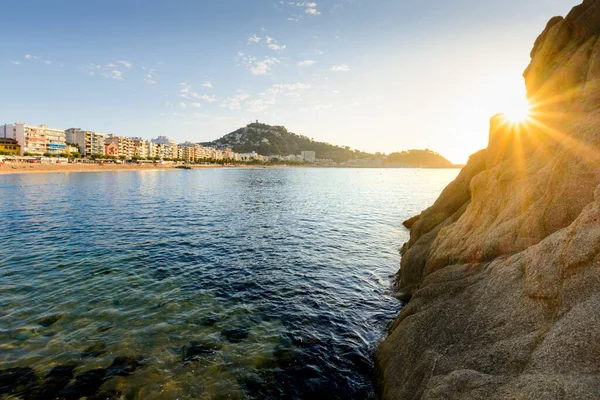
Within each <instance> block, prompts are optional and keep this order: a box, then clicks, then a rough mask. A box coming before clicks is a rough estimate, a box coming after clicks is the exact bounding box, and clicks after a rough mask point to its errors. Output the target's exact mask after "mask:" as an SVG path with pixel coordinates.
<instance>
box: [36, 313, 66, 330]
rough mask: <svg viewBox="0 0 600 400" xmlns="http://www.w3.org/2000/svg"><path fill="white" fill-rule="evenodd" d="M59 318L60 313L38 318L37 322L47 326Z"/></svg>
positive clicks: (60, 316)
mask: <svg viewBox="0 0 600 400" xmlns="http://www.w3.org/2000/svg"><path fill="white" fill-rule="evenodd" d="M61 318H62V315H60V314H55V315H48V316H45V317H42V318H40V319H39V320H38V324H40V325H41V326H43V327H45V328H47V327H49V326H51V325H54V324H55V323H57V322H58V321H59V320H60V319H61Z"/></svg>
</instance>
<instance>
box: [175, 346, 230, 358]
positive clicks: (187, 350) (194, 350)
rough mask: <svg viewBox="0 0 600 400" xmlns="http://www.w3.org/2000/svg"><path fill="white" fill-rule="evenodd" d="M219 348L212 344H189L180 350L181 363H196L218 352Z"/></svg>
mask: <svg viewBox="0 0 600 400" xmlns="http://www.w3.org/2000/svg"><path fill="white" fill-rule="evenodd" d="M220 349H221V346H219V345H217V344H212V343H201V342H190V344H187V345H184V346H183V347H182V348H181V361H198V360H200V359H202V358H204V357H206V356H209V355H212V354H214V353H216V352H217V351H219V350H220Z"/></svg>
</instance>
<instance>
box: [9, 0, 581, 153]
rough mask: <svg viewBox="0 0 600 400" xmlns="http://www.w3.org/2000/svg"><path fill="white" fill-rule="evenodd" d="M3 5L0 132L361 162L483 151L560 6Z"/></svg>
mask: <svg viewBox="0 0 600 400" xmlns="http://www.w3.org/2000/svg"><path fill="white" fill-rule="evenodd" d="M4 3H5V4H3V15H4V17H5V18H3V20H4V22H3V24H0V43H1V45H0V56H1V58H0V60H1V61H0V83H1V87H2V92H3V93H4V95H3V96H1V97H0V123H11V122H15V121H24V122H27V123H31V124H42V123H45V124H47V125H49V126H52V127H57V128H64V129H66V128H69V127H80V128H84V129H90V130H95V131H98V132H104V133H109V132H114V133H116V134H118V135H124V136H142V137H146V138H150V137H156V136H158V135H167V136H170V137H172V138H173V139H175V140H177V141H185V140H190V141H208V140H212V139H216V138H218V137H220V136H222V135H223V134H226V133H229V132H231V131H233V130H235V129H237V128H238V127H240V126H243V125H245V124H246V123H248V122H250V121H252V120H256V119H258V120H260V121H262V122H266V123H269V124H273V125H285V126H286V127H287V128H288V129H289V130H291V131H294V132H296V133H301V134H304V135H306V136H309V137H312V138H314V139H315V140H321V141H327V142H330V143H334V144H340V145H349V146H352V147H353V148H358V149H361V150H365V151H370V152H376V151H380V152H386V153H389V152H393V151H399V150H405V149H410V148H430V149H433V150H436V151H438V152H440V153H442V154H443V155H445V156H447V157H448V158H449V159H451V160H452V161H454V162H464V161H466V159H467V157H468V155H469V154H470V153H473V152H474V151H476V150H478V149H479V148H482V147H485V146H486V143H487V136H488V132H487V124H488V120H489V117H490V116H491V115H493V114H495V113H497V112H503V111H505V109H507V108H510V107H512V106H513V105H514V104H515V103H517V102H518V100H519V99H520V98H522V97H523V83H522V78H521V73H522V71H523V70H524V69H525V67H526V66H527V63H528V61H529V51H530V50H531V47H532V45H533V41H534V40H535V38H536V37H537V35H538V34H539V33H540V32H541V30H542V29H543V27H544V26H545V24H546V22H547V20H548V19H549V18H551V17H552V16H554V15H564V14H565V13H567V12H568V11H569V10H570V8H571V7H572V6H574V5H576V4H577V3H576V2H574V1H567V0H550V1H549V0H529V1H527V2H524V1H522V0H503V1H500V0H486V1H480V0H479V1H475V0H457V1H448V0H445V1H443V0H430V1H427V2H425V1H422V0H322V1H315V2H312V1H294V2H292V1H280V0H220V1H205V0H168V1H167V0H146V1H142V0H135V1H134V0H105V1H95V0H89V1H81V0H79V1H73V0H55V1H51V2H50V1H28V0H18V1H17V0H8V1H6V2H4Z"/></svg>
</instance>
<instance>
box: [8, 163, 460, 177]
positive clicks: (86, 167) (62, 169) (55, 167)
mask: <svg viewBox="0 0 600 400" xmlns="http://www.w3.org/2000/svg"><path fill="white" fill-rule="evenodd" d="M176 167H177V166H175V165H148V164H142V165H136V164H104V165H100V164H30V163H18V164H12V163H11V164H4V165H3V166H0V175H12V174H34V173H53V172H56V173H70V172H114V171H162V170H182V169H179V168H176ZM208 168H210V169H214V168H218V169H284V168H285V169H288V168H289V169H297V168H326V169H455V168H426V167H425V168H424V167H421V168H416V167H414V168H400V167H339V166H336V167H327V166H309V165H194V166H191V169H192V170H194V169H208ZM456 169H458V168H456Z"/></svg>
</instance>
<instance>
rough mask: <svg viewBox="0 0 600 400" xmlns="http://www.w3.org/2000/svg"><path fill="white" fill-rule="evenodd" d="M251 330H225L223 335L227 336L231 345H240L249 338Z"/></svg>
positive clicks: (222, 332)
mask: <svg viewBox="0 0 600 400" xmlns="http://www.w3.org/2000/svg"><path fill="white" fill-rule="evenodd" d="M249 334H250V328H246V327H244V328H231V329H223V330H222V331H221V335H223V336H225V338H226V339H227V341H229V342H230V343H240V342H242V341H244V340H245V339H247V338H248V335H249Z"/></svg>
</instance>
